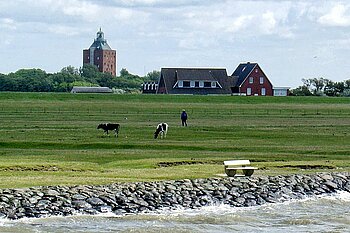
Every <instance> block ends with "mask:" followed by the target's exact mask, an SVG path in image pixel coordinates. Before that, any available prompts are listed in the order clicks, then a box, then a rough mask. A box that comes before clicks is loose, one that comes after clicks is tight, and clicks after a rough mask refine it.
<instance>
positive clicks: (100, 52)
mask: <svg viewBox="0 0 350 233" xmlns="http://www.w3.org/2000/svg"><path fill="white" fill-rule="evenodd" d="M83 64H91V65H95V66H97V68H98V70H99V71H100V72H104V73H110V74H112V75H113V76H115V75H116V67H117V53H116V51H115V50H113V49H111V47H109V45H108V43H107V40H106V39H105V38H104V33H103V32H102V30H101V28H100V30H99V31H98V32H97V34H96V39H95V40H94V42H93V43H92V45H91V46H90V48H89V49H84V50H83Z"/></svg>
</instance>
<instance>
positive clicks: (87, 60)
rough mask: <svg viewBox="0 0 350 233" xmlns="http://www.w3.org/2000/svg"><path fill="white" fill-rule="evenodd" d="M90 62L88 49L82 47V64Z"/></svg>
mask: <svg viewBox="0 0 350 233" xmlns="http://www.w3.org/2000/svg"><path fill="white" fill-rule="evenodd" d="M88 63H90V50H88V49H84V50H83V64H88Z"/></svg>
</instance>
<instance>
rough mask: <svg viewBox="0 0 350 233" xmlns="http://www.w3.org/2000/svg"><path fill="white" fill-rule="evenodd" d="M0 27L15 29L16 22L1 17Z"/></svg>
mask: <svg viewBox="0 0 350 233" xmlns="http://www.w3.org/2000/svg"><path fill="white" fill-rule="evenodd" d="M0 28H4V29H10V30H16V29H17V23H16V22H15V21H14V20H13V19H10V18H2V19H1V18H0Z"/></svg>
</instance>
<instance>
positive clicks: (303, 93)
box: [290, 85, 312, 96]
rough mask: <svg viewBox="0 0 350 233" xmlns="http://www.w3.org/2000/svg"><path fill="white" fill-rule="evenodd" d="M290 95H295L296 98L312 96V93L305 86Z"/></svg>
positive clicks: (294, 90) (291, 91)
mask: <svg viewBox="0 0 350 233" xmlns="http://www.w3.org/2000/svg"><path fill="white" fill-rule="evenodd" d="M290 95H295V96H311V95H312V93H311V91H310V90H309V88H308V87H307V86H305V85H303V86H299V87H297V88H295V89H292V90H290Z"/></svg>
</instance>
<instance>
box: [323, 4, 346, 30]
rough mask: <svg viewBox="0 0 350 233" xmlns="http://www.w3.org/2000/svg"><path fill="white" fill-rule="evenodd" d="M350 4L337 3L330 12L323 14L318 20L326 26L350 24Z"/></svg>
mask: <svg viewBox="0 0 350 233" xmlns="http://www.w3.org/2000/svg"><path fill="white" fill-rule="evenodd" d="M349 9H350V5H343V4H337V5H335V6H333V7H332V9H331V10H330V12H328V13H327V14H325V15H323V16H321V17H320V18H319V19H318V22H319V23H320V24H322V25H325V26H340V27H348V26H350V12H349Z"/></svg>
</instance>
